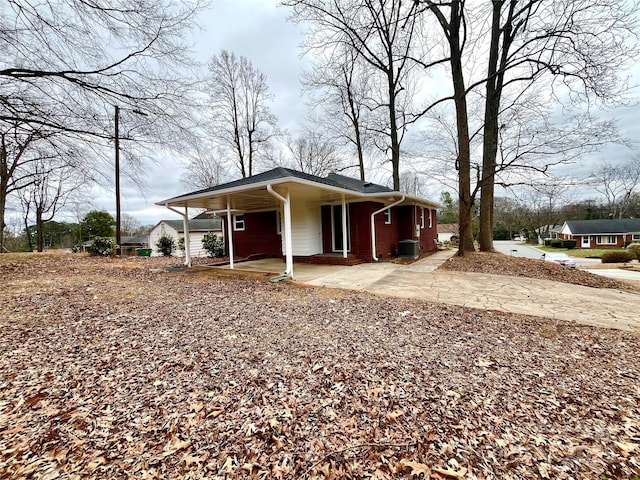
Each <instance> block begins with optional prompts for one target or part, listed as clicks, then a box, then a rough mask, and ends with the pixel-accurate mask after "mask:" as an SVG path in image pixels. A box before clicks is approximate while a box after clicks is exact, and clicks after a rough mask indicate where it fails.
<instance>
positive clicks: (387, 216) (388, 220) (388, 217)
mask: <svg viewBox="0 0 640 480" xmlns="http://www.w3.org/2000/svg"><path fill="white" fill-rule="evenodd" d="M384 223H385V225H391V209H389V210H385V211H384Z"/></svg>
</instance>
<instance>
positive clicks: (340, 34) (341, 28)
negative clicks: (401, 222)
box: [282, 0, 418, 190]
mask: <svg viewBox="0 0 640 480" xmlns="http://www.w3.org/2000/svg"><path fill="white" fill-rule="evenodd" d="M282 3H283V4H284V5H288V6H290V7H292V9H293V14H292V18H293V20H295V21H304V22H309V24H311V25H312V28H311V30H310V32H309V38H308V43H307V47H308V48H309V49H312V50H315V51H321V52H326V53H327V58H328V59H329V60H330V61H331V62H334V61H335V62H336V64H335V65H337V66H338V68H339V66H341V65H342V66H347V67H348V65H349V62H350V60H348V61H346V62H345V58H344V52H349V55H351V59H352V61H356V62H358V63H361V64H362V65H363V67H364V66H365V65H366V67H367V71H368V73H367V74H366V75H368V76H369V82H370V86H371V90H370V91H371V92H372V95H370V97H371V98H368V99H367V104H368V108H369V109H370V110H371V111H379V112H384V121H381V122H380V123H379V124H378V125H376V126H374V125H371V126H370V128H371V129H373V130H375V132H376V134H377V135H379V136H380V137H381V138H384V142H383V143H381V144H379V145H378V146H379V148H381V149H382V150H383V151H384V152H385V154H386V155H388V156H389V157H390V158H389V161H390V162H391V166H392V176H393V188H394V189H396V190H397V189H399V188H400V147H401V144H402V141H403V138H404V134H405V133H406V126H407V124H408V123H409V122H410V121H412V120H413V116H412V115H411V114H410V109H409V104H410V102H411V100H412V96H413V95H412V94H413V85H412V79H411V70H412V67H413V66H414V65H415V62H414V61H413V60H412V58H413V57H414V55H412V52H413V51H414V50H415V49H416V48H417V46H418V44H417V43H416V42H415V40H416V38H417V35H416V32H417V26H418V23H417V21H416V18H415V17H414V16H407V15H408V13H409V12H410V9H411V4H409V3H407V2H403V1H401V0H368V1H365V2H355V1H351V0H345V1H338V0H332V1H325V0H285V1H283V2H282ZM347 74H348V73H347ZM340 84H341V85H342V86H343V87H344V83H343V82H342V79H341V80H340Z"/></svg>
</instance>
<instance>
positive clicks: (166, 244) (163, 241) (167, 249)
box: [156, 233, 176, 257]
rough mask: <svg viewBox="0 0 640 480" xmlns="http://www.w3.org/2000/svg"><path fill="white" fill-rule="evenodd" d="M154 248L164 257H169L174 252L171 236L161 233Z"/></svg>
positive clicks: (174, 246)
mask: <svg viewBox="0 0 640 480" xmlns="http://www.w3.org/2000/svg"><path fill="white" fill-rule="evenodd" d="M156 248H157V249H158V252H160V253H161V254H162V255H163V256H165V257H170V256H171V254H172V253H173V252H175V251H176V241H175V240H174V239H173V237H172V236H170V235H167V234H166V233H163V234H162V236H161V237H160V238H159V239H158V241H157V242H156Z"/></svg>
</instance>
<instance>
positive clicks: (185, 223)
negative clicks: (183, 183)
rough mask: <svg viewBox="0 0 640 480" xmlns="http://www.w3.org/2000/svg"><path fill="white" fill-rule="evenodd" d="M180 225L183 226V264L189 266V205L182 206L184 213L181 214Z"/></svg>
mask: <svg viewBox="0 0 640 480" xmlns="http://www.w3.org/2000/svg"><path fill="white" fill-rule="evenodd" d="M182 225H183V228H184V264H185V265H186V266H187V267H190V266H191V235H190V234H189V207H184V215H183V216H182Z"/></svg>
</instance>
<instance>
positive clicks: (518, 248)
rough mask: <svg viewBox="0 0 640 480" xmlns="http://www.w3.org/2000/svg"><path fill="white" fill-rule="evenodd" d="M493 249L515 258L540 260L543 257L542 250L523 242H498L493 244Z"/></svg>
mask: <svg viewBox="0 0 640 480" xmlns="http://www.w3.org/2000/svg"><path fill="white" fill-rule="evenodd" d="M493 247H494V248H495V249H496V251H498V252H500V253H504V254H505V255H511V256H514V257H525V258H535V259H536V260H540V257H541V256H542V252H540V250H538V249H537V248H534V247H531V246H529V245H527V244H526V243H523V242H514V241H511V240H496V241H494V242H493Z"/></svg>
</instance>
